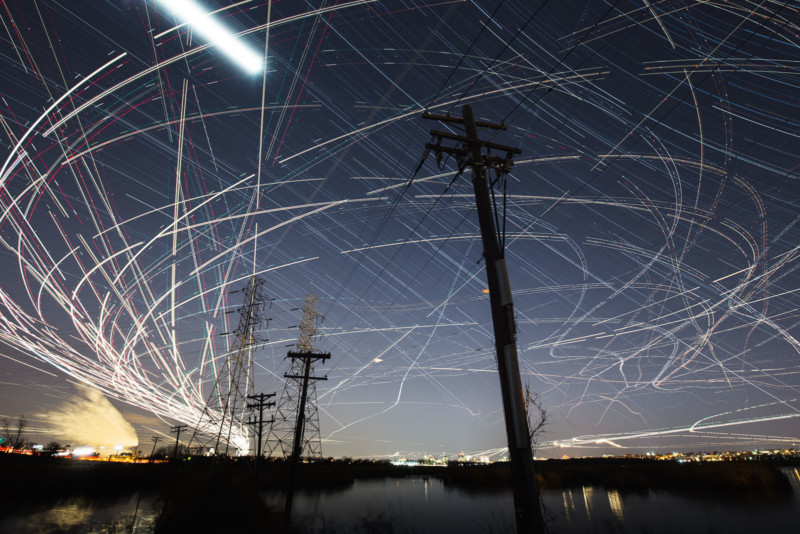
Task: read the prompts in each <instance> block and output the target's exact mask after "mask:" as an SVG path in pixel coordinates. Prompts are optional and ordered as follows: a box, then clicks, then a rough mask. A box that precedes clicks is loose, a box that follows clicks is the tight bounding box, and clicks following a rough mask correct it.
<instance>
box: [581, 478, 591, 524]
mask: <svg viewBox="0 0 800 534" xmlns="http://www.w3.org/2000/svg"><path fill="white" fill-rule="evenodd" d="M581 489H582V490H583V502H584V503H585V505H586V516H587V517H588V518H589V520H590V521H591V520H592V494H593V493H594V488H593V487H591V486H584V487H583V488H581Z"/></svg>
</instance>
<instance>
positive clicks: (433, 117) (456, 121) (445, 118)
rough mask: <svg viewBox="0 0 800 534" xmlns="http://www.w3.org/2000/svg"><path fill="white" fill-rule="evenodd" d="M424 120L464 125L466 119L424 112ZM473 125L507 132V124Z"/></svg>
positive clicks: (481, 123) (474, 121)
mask: <svg viewBox="0 0 800 534" xmlns="http://www.w3.org/2000/svg"><path fill="white" fill-rule="evenodd" d="M422 118H423V119H431V120H435V121H440V122H447V123H450V124H464V119H463V118H462V117H451V116H450V115H437V114H435V113H429V112H427V111H423V112H422ZM473 123H474V124H475V126H476V127H478V128H492V129H493V130H505V129H506V124H505V123H504V122H500V123H496V122H486V121H476V120H473Z"/></svg>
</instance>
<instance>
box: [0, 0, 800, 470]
mask: <svg viewBox="0 0 800 534" xmlns="http://www.w3.org/2000/svg"><path fill="white" fill-rule="evenodd" d="M200 5H201V4H200V3H197V2H194V1H189V0H171V1H170V0H159V1H158V2H152V1H150V0H130V1H128V2H122V3H119V2H117V3H114V5H113V6H112V5H111V3H101V4H98V5H97V6H95V5H93V4H92V5H91V6H88V4H86V5H84V4H82V3H80V2H78V3H75V2H59V1H55V0H36V2H16V3H5V4H3V7H2V9H0V20H1V21H2V23H3V28H4V31H3V32H2V37H0V63H2V72H3V73H4V77H3V81H2V82H0V147H2V148H1V149H0V151H2V154H0V163H2V167H0V250H1V251H2V254H0V269H2V278H1V280H2V282H0V343H2V348H0V355H2V356H3V358H2V359H0V375H2V377H3V381H4V384H8V386H7V387H9V388H14V394H11V393H9V394H8V395H7V398H5V399H4V400H3V410H2V411H3V412H4V413H8V414H11V413H25V412H29V411H30V410H29V409H28V406H29V405H36V404H38V405H40V408H37V410H38V411H46V410H47V409H48V408H49V406H48V402H50V400H51V398H52V397H51V395H50V394H49V393H50V390H51V389H52V390H58V389H59V388H67V387H70V388H71V387H72V386H71V385H70V384H71V382H80V383H83V384H87V385H90V386H93V387H95V388H97V389H99V390H101V391H102V392H103V393H104V394H105V395H107V396H108V397H109V398H110V399H111V400H112V401H113V402H114V403H115V404H117V405H119V406H123V405H124V406H126V408H125V409H127V410H132V411H133V412H135V413H137V414H139V415H142V414H144V415H143V416H146V417H151V416H152V417H156V418H158V419H160V420H161V421H162V422H163V425H164V427H163V428H160V429H158V428H156V427H157V426H158V425H157V424H154V423H153V421H152V420H150V422H148V426H142V427H140V428H144V429H145V431H146V432H156V433H158V432H162V433H165V434H166V433H167V432H166V430H167V426H172V425H174V424H176V423H177V424H185V425H188V426H189V427H190V428H192V429H194V428H202V429H204V430H203V431H198V432H199V433H202V432H206V433H208V434H211V435H219V434H223V435H230V444H231V445H233V446H234V448H237V449H238V450H239V452H240V453H246V452H247V450H246V449H247V447H248V443H249V442H250V438H251V437H252V436H251V432H250V430H249V428H247V427H244V426H240V425H233V426H231V425H230V423H226V422H224V421H223V420H222V417H221V413H219V411H218V410H216V411H215V409H208V408H207V406H206V404H207V401H208V399H209V398H212V397H213V395H215V394H216V395H219V391H218V390H215V385H216V384H217V383H218V381H219V380H220V378H223V379H224V377H225V365H226V358H228V356H229V355H230V354H231V351H232V350H233V349H232V347H233V345H232V343H233V337H234V336H232V335H230V332H233V331H235V329H236V321H237V318H238V315H237V314H238V310H239V308H240V307H241V306H242V302H241V291H240V290H241V289H242V287H243V286H244V285H245V284H247V282H248V280H250V278H251V277H252V276H253V275H261V276H263V277H264V279H265V285H264V288H265V290H266V291H267V292H268V293H269V294H270V296H271V297H273V298H274V300H271V301H270V302H271V306H272V307H271V308H270V311H269V316H270V317H271V318H272V321H271V322H270V326H269V328H265V330H264V331H263V332H258V335H259V336H261V337H262V338H263V339H264V340H265V341H264V342H263V343H262V344H260V345H259V350H258V351H257V352H256V353H255V362H254V367H253V370H252V373H253V374H252V376H253V379H254V384H255V388H256V389H257V390H259V391H264V392H272V391H276V390H280V389H281V388H282V387H283V376H284V374H285V372H286V360H285V354H286V351H287V350H291V348H292V347H293V346H294V344H295V343H296V340H297V328H296V326H297V324H298V310H297V308H299V306H300V305H301V303H302V301H303V297H304V295H305V294H306V293H315V294H317V295H319V297H320V301H319V302H320V312H321V314H322V315H324V318H325V319H324V322H322V323H321V324H320V325H319V330H318V332H319V335H320V337H319V339H318V340H317V341H318V342H319V346H320V347H321V348H322V347H324V350H325V351H326V352H328V351H329V352H331V353H332V355H333V356H332V359H331V360H330V362H329V364H326V370H325V372H326V373H327V374H328V378H329V379H328V381H326V382H325V383H320V384H319V386H318V387H319V391H318V393H319V395H318V398H319V408H320V419H321V421H320V422H321V427H322V428H321V433H322V435H323V437H325V436H327V437H328V438H327V439H325V444H326V445H325V446H326V447H328V448H329V449H328V450H326V451H325V454H326V455H329V454H330V455H333V456H339V455H347V456H375V457H378V456H386V457H388V456H391V455H392V454H394V453H395V452H397V449H398V448H399V447H398V446H396V444H400V443H402V444H406V445H403V446H404V447H405V446H408V447H416V448H417V449H413V450H408V451H403V453H408V454H414V453H419V454H422V453H425V452H428V453H430V452H433V451H434V450H436V451H438V450H439V449H440V448H441V447H440V445H444V447H445V449H446V450H447V451H448V452H458V451H460V450H468V451H483V452H485V453H486V454H489V455H492V456H499V455H501V454H502V451H503V439H502V436H503V431H502V427H503V418H502V411H501V410H500V394H499V384H498V379H497V376H496V375H497V368H496V361H495V358H494V340H493V334H492V326H491V322H490V319H489V317H490V314H489V309H488V306H489V300H488V297H489V295H488V293H487V289H486V280H485V277H484V269H485V266H484V265H483V261H484V260H483V256H482V243H481V239H480V232H479V230H478V224H477V221H476V219H475V209H474V194H473V192H472V189H471V184H470V182H469V176H466V175H465V176H460V177H457V175H458V173H459V161H457V158H455V159H454V158H451V159H449V160H448V159H447V158H443V159H442V160H441V161H434V158H428V159H427V160H425V162H424V163H423V164H422V165H421V166H418V165H419V163H420V161H421V156H422V154H423V153H424V150H423V148H424V146H425V143H426V142H434V141H436V139H435V136H434V140H433V141H431V139H430V135H429V134H428V132H427V131H426V130H425V127H423V126H421V123H420V115H421V112H422V111H423V110H424V109H428V110H430V111H432V112H435V113H441V114H446V113H450V114H451V115H452V116H456V115H458V114H459V109H460V106H461V105H463V104H465V103H469V104H470V105H472V106H473V108H474V109H475V113H476V115H478V118H479V119H480V120H486V121H492V122H499V121H503V122H504V123H505V124H506V126H507V129H506V130H505V131H501V132H498V133H497V134H496V135H495V137H493V138H492V140H493V142H496V143H498V144H504V145H508V146H513V147H517V148H519V149H520V150H522V155H521V156H520V157H519V158H518V159H516V160H515V161H514V166H513V168H512V172H511V174H510V175H509V176H508V179H507V180H506V181H503V180H500V181H498V182H496V183H495V184H494V193H495V199H496V201H497V207H498V214H497V223H498V224H497V226H498V228H501V229H502V230H501V233H502V234H503V238H504V239H505V245H506V250H505V260H506V264H507V266H508V269H509V280H510V283H511V286H512V287H511V289H512V292H513V296H514V301H515V310H514V312H515V314H516V319H517V324H518V327H519V331H518V333H517V337H518V339H517V342H518V346H519V352H520V367H521V373H522V378H523V380H524V381H525V382H526V384H527V385H529V386H530V388H531V390H532V391H536V392H538V393H539V394H540V397H541V399H542V401H543V404H544V406H545V407H546V408H547V410H548V415H549V416H550V417H549V425H548V428H547V429H546V432H547V439H546V440H544V441H542V442H541V444H540V446H539V451H540V452H539V454H551V455H560V454H561V453H562V452H563V451H562V450H561V449H562V448H565V447H569V448H571V449H572V450H573V451H577V450H587V451H593V452H594V451H601V450H602V451H611V452H616V451H619V450H620V447H621V448H623V449H637V448H643V447H648V448H654V449H657V448H659V447H669V448H670V449H672V448H673V447H675V446H676V445H680V446H682V447H688V448H691V447H692V446H693V444H698V443H701V444H707V443H720V444H724V445H725V446H726V447H727V446H730V447H739V448H745V447H746V448H750V447H754V446H756V444H765V445H768V444H770V443H776V444H778V443H781V444H786V443H796V442H798V441H800V436H798V435H797V430H796V429H795V426H791V424H792V422H794V420H795V419H796V418H797V417H798V415H799V414H800V400H798V399H800V363H799V362H800V360H798V355H800V313H798V309H799V308H800V302H799V301H800V291H798V287H800V246H798V243H799V242H800V217H799V216H798V210H797V202H796V200H795V199H796V198H798V195H800V181H798V166H797V161H796V159H797V158H796V154H797V152H798V136H800V133H798V132H799V131H800V118H798V105H797V98H796V94H797V93H798V91H799V90H800V77H798V75H797V74H798V72H800V62H798V60H797V57H798V52H800V38H798V33H797V28H798V25H797V23H796V22H795V20H794V18H793V17H794V15H796V14H797V10H796V8H794V7H793V6H791V5H789V4H787V5H784V6H781V5H779V4H778V3H761V4H759V5H753V6H750V5H748V6H734V7H731V6H730V5H728V4H724V5H723V4H715V3H708V2H694V3H689V4H687V5H681V6H679V7H668V6H666V5H665V4H664V3H663V2H662V3H652V5H649V6H639V7H636V8H631V9H625V10H624V11H619V12H615V11H613V10H612V11H610V12H608V13H607V14H606V15H604V13H605V12H606V11H607V7H606V8H603V6H596V5H593V4H592V3H588V4H587V3H585V2H584V3H580V2H575V1H569V2H566V3H564V2H560V3H549V4H548V5H546V6H544V7H542V9H541V12H539V13H538V14H536V16H535V17H534V16H533V14H534V11H535V9H537V8H538V6H534V5H532V4H531V3H529V2H521V1H519V0H513V1H512V0H509V1H508V2H506V3H505V4H503V5H500V7H499V9H497V13H496V15H495V16H494V18H492V17H491V16H490V15H488V13H492V12H493V11H494V8H495V7H497V6H498V5H499V3H498V2H496V1H494V0H491V1H490V0H476V1H475V2H461V1H455V0H454V1H450V0H445V1H442V0H427V1H422V2H415V3H408V2H402V1H400V0H387V1H385V2H376V1H375V0H351V1H348V2H340V3H331V2H324V1H320V2H316V3H310V4H306V3H297V2H253V1H252V0H232V1H230V2H221V1H219V0H207V1H206V2H204V3H203V4H202V6H203V7H202V8H201V7H200ZM156 7H157V8H156ZM529 17H532V18H531V21H530V24H529V25H527V26H526V27H525V28H523V29H522V30H521V31H519V33H518V30H519V21H520V20H527V19H528V18H529ZM490 19H491V20H490ZM423 22H424V23H423ZM483 28H489V29H490V31H487V32H483V33H481V30H482V29H483ZM478 35H480V37H479V38H478V37H476V36H478ZM473 39H474V40H475V42H474V44H473V45H472V46H471V47H469V43H471V42H472V41H473ZM251 40H252V44H253V47H251V44H250V43H249V41H251ZM255 43H260V45H255ZM259 46H263V48H259ZM267 60H268V61H269V70H266V69H265V65H266V61H267ZM236 62H239V63H236ZM259 72H260V73H261V74H262V75H261V76H254V75H253V74H255V73H259ZM451 133H452V132H451ZM493 156H495V157H499V158H502V157H504V156H505V154H502V153H500V152H498V153H496V154H493ZM415 170H418V172H417V173H416V175H415V174H414V171H415ZM462 170H463V169H462ZM466 174H468V173H466ZM412 177H413V179H412ZM237 290H239V291H238V292H237ZM293 327H294V328H293ZM315 346H316V345H315ZM31 377H34V378H31ZM43 388H45V389H47V390H48V394H47V395H43V394H41V392H42V390H43ZM17 392H19V394H17ZM734 427H735V428H734ZM345 430H347V431H345ZM412 435H413V436H412ZM334 438H335V439H334ZM410 438H411V439H410ZM426 447H427V448H426Z"/></svg>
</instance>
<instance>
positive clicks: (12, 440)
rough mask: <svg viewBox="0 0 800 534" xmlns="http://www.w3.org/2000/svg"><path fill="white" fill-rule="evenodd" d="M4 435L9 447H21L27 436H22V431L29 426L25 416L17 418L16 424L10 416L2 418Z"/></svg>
mask: <svg viewBox="0 0 800 534" xmlns="http://www.w3.org/2000/svg"><path fill="white" fill-rule="evenodd" d="M2 426H3V435H4V436H5V438H6V443H7V444H8V446H9V447H12V448H14V449H19V448H21V447H22V446H23V445H24V444H25V438H23V437H22V431H23V430H25V427H26V426H27V421H26V420H25V416H24V415H23V416H20V417H18V418H17V422H16V424H14V422H13V421H12V420H11V419H10V418H9V417H4V418H3V420H2Z"/></svg>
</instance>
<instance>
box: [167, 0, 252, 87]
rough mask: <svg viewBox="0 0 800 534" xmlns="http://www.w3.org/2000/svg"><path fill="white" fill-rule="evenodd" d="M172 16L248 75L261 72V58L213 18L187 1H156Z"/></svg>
mask: <svg viewBox="0 0 800 534" xmlns="http://www.w3.org/2000/svg"><path fill="white" fill-rule="evenodd" d="M157 2H158V3H159V4H160V5H161V6H163V7H164V8H166V9H167V10H168V11H170V12H171V13H172V14H173V15H175V16H176V17H178V18H180V19H181V20H183V21H184V22H187V23H188V24H189V25H190V26H191V28H192V30H193V31H194V32H196V33H197V34H199V35H200V36H201V37H203V39H205V40H206V41H209V42H210V43H211V44H213V45H214V46H216V47H217V48H219V49H220V51H221V52H222V53H223V54H225V55H226V56H228V58H229V59H230V60H231V61H233V62H234V63H236V64H237V65H239V66H240V67H242V68H243V69H244V70H245V71H246V72H248V73H250V74H256V73H259V72H261V69H262V68H263V65H262V62H261V56H260V55H259V54H256V53H255V51H254V50H252V49H251V48H248V47H247V46H245V45H244V44H242V42H241V41H239V40H237V39H236V35H234V33H233V32H231V31H230V30H229V29H228V28H226V27H225V26H223V25H222V24H220V22H219V21H218V20H216V18H215V17H212V16H211V13H208V12H206V11H204V10H202V9H200V8H199V7H198V6H197V5H196V4H193V3H191V2H189V1H188V0H157Z"/></svg>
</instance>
